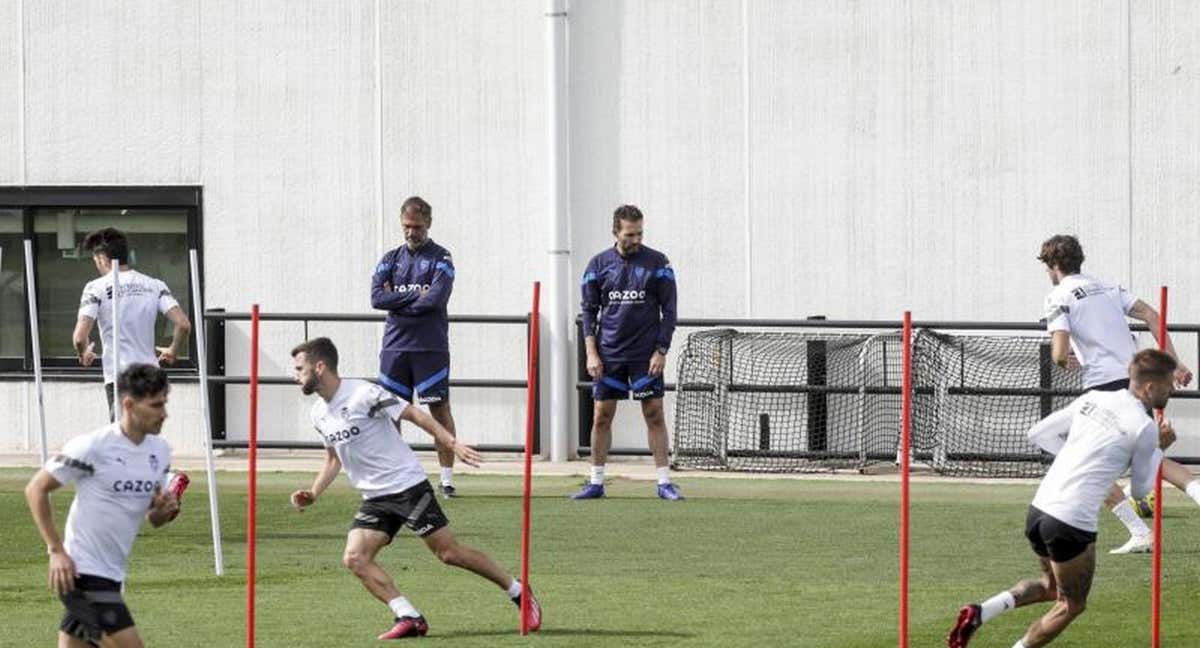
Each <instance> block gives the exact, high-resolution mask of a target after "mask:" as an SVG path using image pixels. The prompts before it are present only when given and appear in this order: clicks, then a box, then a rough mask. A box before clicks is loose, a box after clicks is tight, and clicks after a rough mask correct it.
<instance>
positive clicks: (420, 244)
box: [371, 196, 455, 497]
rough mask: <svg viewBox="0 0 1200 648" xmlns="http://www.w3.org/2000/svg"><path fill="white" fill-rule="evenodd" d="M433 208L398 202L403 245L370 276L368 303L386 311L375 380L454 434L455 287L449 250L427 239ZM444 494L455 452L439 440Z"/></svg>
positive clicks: (449, 487) (415, 200)
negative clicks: (450, 306) (451, 310)
mask: <svg viewBox="0 0 1200 648" xmlns="http://www.w3.org/2000/svg"><path fill="white" fill-rule="evenodd" d="M432 224H433V208H432V207H430V206H429V203H427V202H425V201H424V200H422V199H421V198H419V197H417V196H413V197H411V198H409V199H408V200H405V201H404V204H403V205H401V206H400V226H401V227H402V228H403V229H404V245H401V246H400V247H398V248H396V249H394V250H389V251H388V252H387V253H386V254H384V255H383V258H382V259H380V260H379V264H378V265H377V266H375V274H374V275H373V276H372V277H371V306H372V307H373V308H377V309H379V310H385V311H387V312H388V316H387V324H386V326H385V327H384V329H383V349H382V350H381V351H380V352H379V383H380V384H381V385H383V386H384V387H386V388H387V389H389V390H391V391H392V392H394V393H396V394H398V395H399V396H400V397H402V398H404V399H405V400H407V401H409V402H411V403H422V404H425V405H428V406H429V413H430V414H432V415H433V418H435V419H437V422H438V423H441V424H442V427H444V428H446V429H447V430H449V431H450V434H451V435H452V436H453V435H454V417H453V416H451V414H450V341H449V336H448V329H449V320H448V319H447V314H446V304H447V303H448V302H449V301H450V291H451V290H453V289H454V263H453V261H451V260H450V251H449V250H447V249H446V248H444V247H442V246H440V245H438V244H437V243H434V242H433V240H431V239H430V238H429V227H430V226H431V225H432ZM437 451H438V463H439V464H441V466H442V488H441V491H442V495H443V496H445V497H454V495H455V491H454V484H453V479H452V477H453V470H454V451H453V450H452V449H450V448H445V447H442V445H441V444H438V448H437Z"/></svg>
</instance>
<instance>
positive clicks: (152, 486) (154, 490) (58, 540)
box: [25, 364, 179, 648]
mask: <svg viewBox="0 0 1200 648" xmlns="http://www.w3.org/2000/svg"><path fill="white" fill-rule="evenodd" d="M117 386H118V392H119V394H120V397H121V418H120V421H119V422H116V423H110V424H108V425H106V426H104V427H102V428H100V429H98V430H96V431H94V432H92V433H90V434H84V435H81V436H77V437H75V438H74V439H71V440H70V441H68V442H67V444H66V445H65V446H64V447H63V449H62V451H61V452H60V453H59V454H56V455H54V457H53V458H51V459H50V460H49V461H47V462H46V465H45V466H44V467H43V468H42V469H41V470H39V471H38V472H37V474H35V475H34V476H33V479H31V480H30V481H29V485H27V486H26V487H25V500H26V501H27V502H28V504H29V510H30V512H31V513H32V514H33V521H34V524H36V525H37V529H38V532H39V533H40V534H41V536H42V540H43V541H45V543H46V550H47V552H49V554H50V589H51V590H53V591H54V593H55V594H58V596H59V598H61V599H62V602H63V605H64V606H65V607H66V615H65V616H64V617H63V620H62V624H61V625H60V626H59V632H58V645H59V646H60V647H64V648H85V647H86V646H97V645H104V646H116V647H119V648H136V647H140V646H141V645H142V641H141V638H140V637H139V636H138V631H137V627H136V626H135V625H134V621H133V617H132V616H131V615H130V613H129V608H128V607H126V606H125V601H124V598H123V587H122V582H123V581H124V580H125V573H126V569H127V566H128V564H129V554H130V552H131V550H132V549H133V541H134V539H135V538H136V537H137V533H138V528H139V527H140V526H141V521H142V518H143V517H145V518H146V519H147V520H149V521H150V523H151V524H152V525H154V526H155V527H160V526H162V525H164V524H166V523H167V522H169V521H171V520H172V519H174V517H175V515H176V513H178V512H179V500H178V498H177V497H176V494H175V492H172V489H171V484H170V480H171V479H172V476H173V475H172V473H170V466H171V448H170V446H168V445H167V443H166V441H163V440H162V438H160V437H159V434H160V432H161V431H162V424H163V420H165V419H166V418H167V408H166V406H167V392H168V391H169V389H170V387H169V385H168V384H167V375H166V373H165V372H164V371H163V370H162V369H159V368H158V367H157V366H153V365H147V364H135V365H131V366H129V367H127V368H126V369H125V370H124V371H122V372H121V375H120V377H119V379H118V384H117ZM71 482H75V483H76V487H75V499H74V501H72V502H71V509H70V512H69V513H68V514H67V524H66V537H65V539H63V536H61V535H59V533H58V529H57V528H56V526H55V524H54V516H53V511H52V509H51V506H50V493H51V492H52V491H54V490H56V489H58V488H59V487H61V486H62V485H64V484H68V483H71Z"/></svg>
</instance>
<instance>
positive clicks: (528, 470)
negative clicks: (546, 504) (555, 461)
mask: <svg viewBox="0 0 1200 648" xmlns="http://www.w3.org/2000/svg"><path fill="white" fill-rule="evenodd" d="M541 292H542V282H540V281H535V282H533V310H531V311H530V312H529V373H528V377H527V378H526V380H527V381H528V382H527V383H526V385H527V387H526V389H525V494H524V497H523V504H522V509H523V510H522V512H521V587H524V588H528V587H529V509H530V502H531V498H532V493H531V490H532V488H531V487H532V482H533V422H534V420H533V419H534V416H536V412H534V401H535V398H536V395H537V388H538V384H537V366H538V299H539V297H540V296H541ZM529 600H530V597H528V596H525V594H524V593H522V594H521V635H522V636H524V635H527V634H529Z"/></svg>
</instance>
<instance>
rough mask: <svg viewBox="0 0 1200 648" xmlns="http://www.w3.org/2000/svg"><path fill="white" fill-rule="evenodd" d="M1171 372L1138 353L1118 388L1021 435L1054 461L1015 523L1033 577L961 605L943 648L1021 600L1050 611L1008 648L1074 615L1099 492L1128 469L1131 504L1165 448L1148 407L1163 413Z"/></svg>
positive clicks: (1169, 363)
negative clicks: (1037, 573) (1020, 524)
mask: <svg viewBox="0 0 1200 648" xmlns="http://www.w3.org/2000/svg"><path fill="white" fill-rule="evenodd" d="M1176 369H1177V366H1176V362H1175V359H1174V358H1172V357H1171V356H1169V355H1167V354H1165V353H1163V352H1161V351H1157V350H1155V349H1146V350H1143V351H1140V352H1138V354H1137V355H1136V356H1134V358H1133V361H1132V362H1131V363H1130V364H1129V366H1128V368H1127V371H1128V376H1129V379H1130V385H1129V388H1128V389H1118V390H1114V391H1101V390H1093V391H1089V392H1088V393H1086V394H1084V395H1083V396H1080V397H1079V398H1077V399H1075V401H1073V402H1072V403H1071V404H1070V405H1068V406H1067V407H1065V408H1063V409H1061V410H1059V411H1057V412H1055V413H1053V414H1051V415H1050V416H1047V417H1046V418H1045V419H1043V420H1042V421H1040V422H1039V423H1038V424H1037V425H1035V426H1034V427H1033V429H1031V430H1030V432H1029V438H1030V440H1032V441H1033V442H1034V443H1036V444H1037V445H1038V446H1039V447H1041V448H1042V449H1044V450H1046V451H1047V452H1050V453H1051V454H1054V455H1055V457H1054V463H1052V464H1051V465H1050V469H1049V470H1048V471H1047V472H1046V476H1045V478H1043V479H1042V483H1041V485H1040V486H1039V487H1038V490H1037V494H1036V495H1035V496H1034V498H1033V503H1032V504H1031V505H1030V506H1029V513H1028V515H1027V517H1026V520H1025V537H1026V538H1028V539H1029V543H1030V546H1031V547H1032V548H1033V551H1034V553H1036V554H1037V556H1038V561H1039V562H1040V564H1041V569H1042V576H1041V578H1040V579H1037V580H1023V581H1021V582H1019V583H1017V584H1016V585H1014V586H1013V587H1012V588H1011V589H1009V590H1007V591H1004V592H1000V593H999V594H997V595H995V596H993V597H992V598H989V599H987V600H986V601H984V602H983V603H978V604H976V603H972V604H970V605H966V606H963V608H962V609H961V610H959V614H958V620H957V622H956V623H955V625H954V628H953V629H952V630H951V631H950V635H949V636H948V637H946V645H947V646H948V647H949V648H964V647H965V646H966V645H967V642H969V641H970V640H971V637H972V636H974V634H975V631H976V630H978V629H979V626H980V625H982V624H983V623H985V622H987V621H990V620H991V619H993V618H995V617H996V616H997V615H999V614H1001V613H1003V612H1006V611H1008V610H1011V609H1013V608H1018V607H1021V606H1024V605H1029V604H1031V603H1041V602H1050V601H1054V606H1053V607H1052V608H1050V611H1049V612H1047V613H1046V614H1045V615H1044V616H1042V617H1041V618H1040V619H1038V620H1037V621H1034V622H1033V625H1031V626H1029V629H1028V630H1027V631H1026V632H1025V636H1023V637H1022V638H1021V640H1020V641H1018V642H1017V643H1016V644H1015V645H1014V646H1013V648H1038V647H1039V646H1045V645H1046V644H1048V643H1050V641H1052V640H1053V639H1054V638H1055V637H1057V636H1058V634H1059V633H1060V632H1062V631H1063V630H1064V629H1065V628H1066V627H1067V626H1068V625H1069V624H1070V623H1071V621H1072V620H1074V619H1075V617H1077V616H1079V615H1080V614H1082V613H1083V611H1084V609H1085V608H1086V607H1087V598H1088V593H1089V591H1090V590H1091V587H1092V577H1093V575H1094V574H1095V569H1096V545H1095V542H1096V530H1097V527H1098V520H1097V518H1098V517H1099V513H1100V504H1101V502H1103V501H1104V497H1105V493H1106V492H1107V491H1108V489H1109V487H1110V486H1111V485H1112V482H1113V480H1114V479H1116V478H1117V476H1118V475H1120V474H1121V473H1123V472H1125V471H1126V470H1129V469H1131V470H1132V476H1131V478H1130V485H1131V489H1132V492H1133V495H1134V497H1142V496H1144V495H1145V494H1146V493H1148V492H1150V490H1151V489H1152V488H1153V487H1154V478H1155V475H1156V473H1157V471H1158V464H1159V461H1160V460H1161V459H1162V451H1163V450H1165V449H1166V448H1167V447H1169V446H1170V445H1171V444H1172V443H1173V442H1174V441H1175V430H1174V429H1173V428H1172V427H1171V424H1170V423H1169V422H1168V421H1166V419H1163V420H1162V421H1161V422H1159V423H1155V421H1154V419H1153V418H1151V410H1153V409H1155V408H1158V409H1161V408H1163V407H1166V405H1167V401H1168V399H1169V398H1170V396H1171V390H1172V388H1173V384H1172V383H1173V382H1174V380H1175V378H1174V375H1173V372H1174V371H1175V370H1176Z"/></svg>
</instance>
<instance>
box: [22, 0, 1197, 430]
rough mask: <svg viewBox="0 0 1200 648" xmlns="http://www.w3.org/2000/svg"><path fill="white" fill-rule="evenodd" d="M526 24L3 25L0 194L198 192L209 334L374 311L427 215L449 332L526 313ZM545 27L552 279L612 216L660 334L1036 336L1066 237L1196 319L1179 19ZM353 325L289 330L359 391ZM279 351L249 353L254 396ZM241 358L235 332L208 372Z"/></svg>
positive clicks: (461, 339) (896, 9) (1041, 6)
mask: <svg viewBox="0 0 1200 648" xmlns="http://www.w3.org/2000/svg"><path fill="white" fill-rule="evenodd" d="M543 9H544V7H543V3H542V2H541V1H540V0H519V1H513V2H503V3H499V2H486V1H484V0H470V1H468V0H460V1H456V2H432V1H429V2H373V1H367V0H363V1H360V2H344V3H323V2H287V1H284V0H267V1H264V2H256V3H245V2H237V1H234V0H227V1H215V2H206V3H203V4H198V3H194V2H186V1H183V0H174V1H168V2H149V1H145V2H135V1H132V0H126V1H121V2H114V3H82V4H81V3H74V2H65V1H62V0H57V1H50V2H36V3H34V2H28V1H24V2H22V1H21V0H10V1H8V2H0V182H3V183H7V184H16V183H20V182H25V183H27V184H85V183H95V184H153V183H162V184H168V183H169V184H200V185H203V186H204V200H205V204H204V217H205V222H204V234H205V254H206V267H207V276H206V287H207V295H206V300H207V302H208V304H209V305H210V306H221V307H225V308H228V309H230V310H246V309H248V307H249V304H250V303H251V302H255V301H257V302H258V303H260V304H261V305H262V308H263V310H265V311H300V310H306V311H339V312H367V311H368V310H369V302H368V296H367V292H368V290H367V288H368V286H367V281H368V277H367V275H368V273H369V272H370V269H371V268H372V266H373V264H374V263H375V261H376V260H377V258H378V257H379V255H380V254H381V253H382V252H383V251H384V249H386V248H387V247H391V246H394V245H396V244H397V243H398V241H399V239H400V233H399V229H398V223H397V221H396V218H395V214H396V210H397V208H398V206H399V204H400V203H401V201H403V199H404V198H405V197H407V196H408V195H411V194H414V193H416V194H420V195H422V196H423V197H425V198H426V199H427V200H429V201H430V202H431V203H432V204H433V206H434V224H433V230H432V236H433V238H434V239H435V240H437V241H438V242H439V243H441V244H443V245H445V246H447V247H448V248H449V249H451V250H452V251H453V253H454V256H455V263H456V265H457V267H458V275H457V282H456V289H455V292H454V297H453V299H452V300H451V308H452V312H457V313H491V314H522V313H524V312H525V311H526V310H527V308H528V299H529V284H530V282H531V281H533V280H535V279H538V278H542V277H543V273H544V271H545V268H546V267H547V263H546V261H545V249H546V238H547V237H546V234H545V223H544V221H545V217H544V210H545V204H546V195H547V194H546V188H545V178H546V176H547V172H546V171H547V166H546V165H547V160H546V159H545V137H546V135H545V133H546V127H545V124H544V122H545V119H546V110H545V101H546V96H545V93H546V89H545V78H544V67H545V56H546V54H545V52H544V50H543V47H544V44H543V30H544V29H545V25H544V21H545V19H544V18H543V16H542V12H543ZM743 9H745V10H744V11H743ZM21 16H23V20H21V19H20V18H21ZM570 30H571V31H570V61H569V66H570V76H571V84H572V85H571V92H570V101H569V105H570V111H571V116H570V119H571V126H570V133H571V142H570V151H571V169H570V182H571V187H570V189H571V194H570V208H571V215H572V231H571V245H572V248H573V255H572V275H573V277H574V276H578V275H579V273H580V272H581V271H582V268H583V266H584V265H585V264H586V262H587V260H588V258H590V256H591V255H593V254H595V253H596V252H598V251H600V250H601V249H603V248H604V247H605V246H607V245H608V244H609V243H610V241H611V238H610V234H609V223H610V218H611V216H610V215H611V212H612V209H613V207H615V206H616V205H617V204H620V203H623V202H632V203H636V204H638V205H640V206H641V207H642V208H643V211H644V212H645V213H646V215H647V222H646V231H647V243H648V244H649V245H651V246H652V247H656V248H658V249H661V250H663V251H665V252H667V253H668V255H669V256H670V257H671V259H672V261H673V263H674V265H675V267H676V268H677V271H678V277H679V292H680V300H679V301H680V314H681V315H682V316H684V317H700V316H703V317H804V316H807V315H810V314H815V313H820V314H824V315H827V316H829V317H831V318H856V319H866V318H888V319H891V318H898V317H899V314H900V312H901V311H903V310H904V309H911V310H912V311H913V312H914V316H915V317H917V318H919V319H921V318H924V319H934V318H936V319H1002V320H1031V319H1036V318H1037V317H1038V316H1039V315H1040V306H1041V300H1042V297H1043V295H1044V293H1045V292H1046V291H1047V289H1048V287H1049V286H1048V283H1047V281H1046V278H1045V276H1044V274H1043V272H1042V270H1041V268H1040V267H1039V265H1038V264H1037V263H1036V262H1035V261H1034V260H1033V256H1034V255H1035V254H1036V251H1037V247H1038V245H1039V243H1040V242H1041V240H1042V239H1044V238H1045V237H1046V236H1048V235H1050V234H1052V233H1055V232H1059V231H1067V232H1074V233H1077V234H1078V235H1080V237H1081V238H1082V240H1083V243H1084V245H1085V249H1086V250H1087V253H1088V259H1089V260H1088V262H1087V264H1086V266H1085V267H1086V268H1087V269H1088V270H1089V271H1091V272H1094V273H1097V274H1101V275H1105V276H1108V277H1111V278H1114V279H1116V280H1119V281H1121V282H1123V283H1126V284H1127V285H1129V286H1130V287H1132V288H1133V290H1134V291H1135V292H1137V293H1138V294H1140V295H1142V296H1143V297H1145V298H1146V299H1147V300H1149V301H1152V300H1154V299H1156V297H1157V295H1156V292H1155V289H1156V287H1157V286H1158V285H1160V284H1164V283H1165V284H1168V285H1171V286H1172V287H1173V290H1174V292H1173V294H1172V304H1173V306H1172V310H1171V319H1172V320H1174V321H1190V322H1196V321H1200V306H1198V305H1197V304H1198V303H1200V295H1194V294H1192V293H1193V289H1192V286H1194V285H1196V284H1197V283H1198V282H1197V280H1198V279H1200V271H1197V270H1196V269H1195V267H1194V264H1193V263H1191V257H1192V256H1193V254H1192V247H1194V245H1195V242H1196V241H1197V240H1200V231H1198V228H1200V225H1197V219H1196V218H1195V213H1196V208H1197V206H1198V203H1200V195H1198V194H1200V189H1197V187H1198V186H1200V185H1198V183H1197V182H1196V181H1195V178H1196V177H1197V175H1198V173H1197V172H1198V171H1200V132H1198V127H1200V124H1198V122H1197V119H1196V118H1195V109H1194V107H1195V106H1196V105H1197V103H1198V101H1197V100H1198V99H1200V45H1198V44H1197V43H1200V10H1198V9H1197V7H1196V5H1195V4H1194V3H1191V2H1184V1H1177V2H1170V1H1166V0H1161V1H1154V2H1138V3H1133V4H1132V5H1131V4H1129V3H1127V2H1121V1H1118V0H1106V1H1102V2H1082V3H1045V2H1038V1H1034V0H1019V1H1016V2H1012V1H1000V0H992V1H980V2H970V3H953V4H949V5H947V4H946V3H941V2H935V1H933V0H924V1H918V0H913V1H910V2H900V3H893V2H866V3H845V2H840V1H836V0H827V1H825V0H817V1H812V2H803V3H795V2H781V1H770V2H768V1H756V0H751V1H749V2H748V3H747V4H746V6H745V7H743V4H742V3H741V2H733V1H717V0H708V1H699V0H695V1H690V2H671V3H667V2H638V1H630V0H624V1H622V0H612V1H601V0H593V1H582V0H576V1H575V2H573V3H572V6H571V7H570ZM377 35H378V43H377ZM22 58H23V60H24V63H23V65H22V63H21V60H22ZM747 75H748V76H747ZM747 89H748V94H747V92H746V90H747ZM377 119H378V126H377V125H376V124H377ZM747 188H748V191H747ZM573 290H577V289H573ZM573 295H574V296H573V300H574V299H577V297H578V295H577V292H575V293H573ZM380 328H381V327H379V326H378V325H341V324H339V325H324V324H322V325H314V326H313V327H312V328H311V329H310V332H311V334H317V333H329V334H331V335H333V336H334V338H335V339H336V340H337V341H339V343H340V345H341V347H342V350H343V355H344V357H345V360H344V361H343V373H345V374H347V375H372V374H374V373H375V371H376V364H375V352H376V350H377V345H378V336H379V332H380ZM685 333H686V332H685V331H681V333H680V335H679V337H678V338H677V344H676V347H677V348H678V347H679V346H681V344H682V342H683V335H684V334H685ZM522 334H523V330H521V329H520V327H503V326H495V327H484V328H480V327H467V326H455V327H452V330H451V335H452V345H453V349H454V354H453V365H452V374H453V375H454V376H457V377H462V378H468V377H470V378H483V377H490V378H519V377H521V375H522V366H523V352H524V345H523V344H522V343H521V336H522ZM301 335H302V332H301V330H300V328H299V325H289V324H277V323H268V324H264V327H263V359H262V372H263V373H264V374H283V373H286V372H287V368H288V361H289V358H288V356H287V351H288V349H290V347H291V345H292V344H293V343H294V342H295V341H297V340H298V339H299V337H301ZM245 349H246V327H245V326H244V325H241V324H238V325H232V326H231V327H230V333H229V344H228V365H229V367H228V369H229V372H230V373H231V374H238V373H244V372H245V370H246V365H247V363H246V362H245V357H246V354H245ZM1181 350H1182V351H1185V352H1186V356H1185V357H1187V358H1189V359H1192V364H1193V365H1195V364H1197V363H1196V362H1195V361H1194V359H1195V353H1196V349H1195V342H1194V341H1193V340H1192V339H1190V338H1188V339H1187V340H1186V342H1185V343H1184V344H1181ZM572 362H573V361H572ZM673 363H674V358H672V364H671V371H670V372H669V374H668V378H669V379H672V378H673V369H674V366H673ZM80 389H81V387H80V386H77V385H61V384H52V385H50V387H49V390H48V392H47V403H48V404H49V405H50V407H51V409H52V410H56V411H59V412H60V413H57V414H55V415H53V416H52V417H51V418H52V419H53V420H54V421H55V422H54V424H53V427H54V429H55V431H54V433H53V434H60V430H82V429H86V428H87V427H90V426H91V425H93V424H95V423H96V422H97V420H98V416H99V412H100V407H99V406H97V407H96V408H95V409H96V410H97V412H95V413H93V412H90V411H89V412H76V411H75V410H74V409H72V408H63V407H62V405H61V404H62V403H64V402H71V399H73V398H76V397H83V398H93V396H95V397H96V398H98V395H87V396H82V395H81V393H80V392H79V390H80ZM93 389H98V388H95V387H93ZM177 392H178V395H177V399H178V400H179V401H181V402H182V401H185V400H187V399H188V398H193V397H194V392H195V389H194V387H190V386H182V387H181V388H180V389H179V390H177ZM84 393H87V392H84ZM243 394H244V388H230V389H229V395H230V400H229V402H230V410H229V420H230V421H231V423H233V424H234V427H233V429H231V434H232V435H233V436H235V437H240V436H244V434H245V429H244V425H242V424H241V423H240V422H241V421H242V420H244V416H245V408H246V403H245V399H244V396H243ZM27 395H28V390H27V388H26V387H24V386H22V385H17V384H12V383H0V403H3V404H5V409H6V411H8V410H9V408H13V410H14V411H19V412H22V415H20V416H17V417H13V418H11V419H9V420H12V421H17V423H15V424H13V425H14V428H13V429H8V430H3V431H2V432H0V449H4V450H11V449H16V450H20V449H31V448H33V446H31V445H30V443H31V440H32V438H33V432H32V428H31V427H30V425H31V424H30V423H29V422H28V420H29V419H30V417H29V416H28V403H29V402H30V399H29V398H27ZM263 396H264V401H263V410H262V418H261V420H262V435H263V437H264V438H273V439H282V438H301V439H307V438H310V437H309V435H310V434H311V432H310V431H309V429H308V426H307V424H306V423H305V414H304V412H305V411H306V409H307V407H306V404H305V403H306V401H305V399H303V398H301V397H299V396H298V395H296V394H295V393H294V390H293V389H291V388H281V387H269V388H264V391H263ZM522 402H523V401H522V395H521V394H520V393H519V392H516V391H512V392H497V391H484V390H465V389H464V390H459V391H458V392H456V396H455V400H454V403H455V412H456V415H457V419H458V422H459V430H460V433H461V435H462V436H463V438H465V439H468V440H471V441H480V442H491V443H515V442H516V441H517V440H518V439H519V438H520V435H521V428H522V411H521V410H522ZM1180 410H1181V411H1182V412H1185V413H1188V412H1190V410H1191V408H1188V407H1181V408H1180ZM72 412H73V413H72ZM668 412H670V408H668ZM1188 416H1189V417H1191V414H1190V413H1189V414H1188ZM637 418H638V417H637V416H636V410H635V408H633V407H631V406H626V407H622V408H621V414H620V416H619V418H618V424H617V429H616V439H615V441H614V444H615V445H618V446H641V445H643V444H644V432H643V431H642V428H641V425H640V423H639V421H638V420H637ZM1192 418H1196V419H1200V416H1195V417H1192ZM175 420H176V422H177V424H178V425H179V427H178V428H177V429H178V430H179V432H178V433H177V436H178V438H177V441H176V443H177V445H179V446H180V447H181V450H182V451H185V452H186V451H195V450H197V449H198V448H199V440H198V438H194V437H195V436H196V435H195V434H193V433H185V432H183V430H194V429H195V428H196V426H197V422H196V421H195V420H191V417H189V416H188V415H186V414H185V412H180V411H177V412H176V415H175ZM546 427H547V426H545V425H544V426H543V428H544V429H545V428H546ZM572 436H573V438H574V435H572ZM413 438H416V437H415V436H414V437H413ZM1180 448H1181V451H1184V452H1186V453H1189V454H1200V435H1197V436H1196V437H1195V438H1194V439H1193V438H1192V437H1189V436H1185V440H1184V442H1182V443H1181V444H1180Z"/></svg>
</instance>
